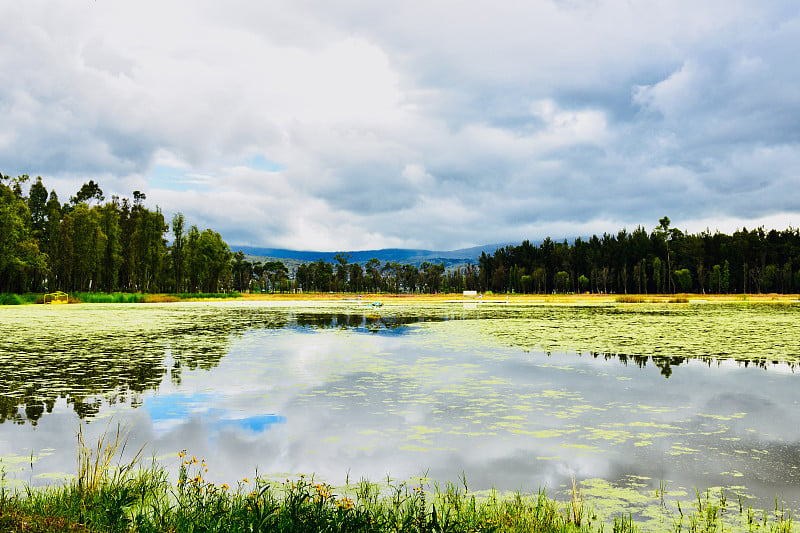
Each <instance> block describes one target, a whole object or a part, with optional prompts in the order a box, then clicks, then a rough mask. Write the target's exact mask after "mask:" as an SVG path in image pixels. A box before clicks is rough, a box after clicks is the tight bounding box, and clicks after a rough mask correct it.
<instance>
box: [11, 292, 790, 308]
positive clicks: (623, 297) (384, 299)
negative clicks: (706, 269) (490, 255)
mask: <svg viewBox="0 0 800 533" xmlns="http://www.w3.org/2000/svg"><path fill="white" fill-rule="evenodd" d="M12 296H16V297H17V298H16V301H13V302H12V303H7V302H4V301H2V300H0V307H2V306H3V305H36V304H42V301H41V300H42V295H38V294H25V295H12ZM82 296H84V295H83V294H79V295H70V301H69V304H75V303H83V304H86V303H88V304H104V303H143V304H153V303H176V302H213V301H224V302H240V301H241V302H276V303H280V302H326V303H331V302H342V303H345V302H347V303H365V304H366V303H370V302H380V303H403V304H416V303H451V304H453V303H455V304H458V303H474V304H479V303H494V304H514V305H611V304H620V305H631V304H680V303H684V304H686V303H688V304H703V303H772V304H792V303H800V294H778V293H767V294H693V293H678V294H588V293H586V294H483V295H481V296H480V297H477V296H463V295H462V294H459V293H451V294H387V293H268V294H260V293H241V294H236V295H235V296H228V295H226V294H224V293H221V294H215V295H213V296H208V295H204V294H198V295H197V297H192V296H191V295H190V294H184V295H180V296H179V295H175V294H164V293H154V294H143V293H92V295H91V297H90V298H89V299H88V300H89V301H84V300H82V299H81V297H82Z"/></svg>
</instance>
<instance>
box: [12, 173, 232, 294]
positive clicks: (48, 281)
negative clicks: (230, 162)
mask: <svg viewBox="0 0 800 533" xmlns="http://www.w3.org/2000/svg"><path fill="white" fill-rule="evenodd" d="M28 179H29V178H28V176H20V177H18V178H16V179H14V180H10V179H9V185H6V184H4V183H2V182H0V291H7V292H15V293H26V292H52V291H55V290H62V291H66V292H76V291H77V292H81V293H88V292H97V291H104V292H106V293H114V292H117V291H123V292H130V293H156V292H166V291H172V292H175V291H178V292H183V291H186V290H189V291H192V290H193V291H205V292H221V291H226V290H230V289H231V288H232V287H231V281H232V280H231V276H230V270H231V269H230V259H231V257H230V250H229V249H228V245H227V244H225V243H224V242H223V241H222V239H221V237H220V236H219V234H217V233H215V232H213V231H211V230H204V231H203V232H202V233H201V232H200V231H198V230H197V228H194V230H195V232H196V238H195V239H194V241H193V242H192V244H194V245H195V246H194V248H192V249H191V250H187V246H186V243H185V235H184V233H183V217H182V215H180V214H178V215H176V217H175V218H174V219H173V224H174V232H175V235H176V237H175V239H174V243H173V249H172V250H170V249H168V247H167V244H166V239H165V238H164V235H165V233H166V232H167V230H168V229H169V227H168V225H167V224H166V222H165V220H164V216H163V215H162V213H161V212H160V211H159V210H158V209H156V210H155V211H151V210H149V209H147V208H145V207H144V205H143V201H144V200H145V198H146V196H145V195H144V194H143V193H141V192H139V191H134V194H133V196H134V201H133V203H132V204H131V202H130V201H129V200H128V199H127V198H125V199H122V201H120V199H119V198H117V197H113V198H112V199H111V201H109V202H106V203H102V202H103V201H104V199H105V197H104V196H103V191H102V190H101V189H100V186H99V185H98V184H97V183H95V182H94V181H91V180H90V181H89V182H88V183H85V184H84V185H83V186H82V187H81V189H80V190H79V191H78V192H77V194H76V195H75V196H72V197H71V198H70V203H69V204H65V205H61V204H60V203H59V201H58V197H57V195H56V194H55V192H51V193H50V194H49V195H48V192H47V189H46V188H45V186H44V184H43V183H42V180H41V178H38V179H37V180H36V181H35V182H34V183H33V184H32V185H31V186H30V193H29V195H28V196H27V197H25V196H24V195H23V192H22V184H24V183H25V182H26V181H28ZM190 237H191V235H190ZM190 240H191V239H190ZM188 252H191V253H188ZM193 254H194V255H193ZM187 267H191V268H192V269H193V270H192V273H193V274H194V275H195V276H194V278H193V279H192V280H188V279H187ZM190 281H191V282H190ZM192 282H193V283H192ZM241 288H242V289H245V288H247V287H241ZM83 300H84V301H88V300H89V298H84V299H83ZM100 300H102V301H109V300H108V298H107V297H105V296H103V297H100Z"/></svg>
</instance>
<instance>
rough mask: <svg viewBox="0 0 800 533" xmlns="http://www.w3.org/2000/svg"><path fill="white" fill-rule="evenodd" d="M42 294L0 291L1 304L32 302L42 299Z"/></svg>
mask: <svg viewBox="0 0 800 533" xmlns="http://www.w3.org/2000/svg"><path fill="white" fill-rule="evenodd" d="M41 297H42V295H41V294H14V293H13V292H3V293H0V305H22V304H32V303H35V302H36V301H37V300H39V299H41Z"/></svg>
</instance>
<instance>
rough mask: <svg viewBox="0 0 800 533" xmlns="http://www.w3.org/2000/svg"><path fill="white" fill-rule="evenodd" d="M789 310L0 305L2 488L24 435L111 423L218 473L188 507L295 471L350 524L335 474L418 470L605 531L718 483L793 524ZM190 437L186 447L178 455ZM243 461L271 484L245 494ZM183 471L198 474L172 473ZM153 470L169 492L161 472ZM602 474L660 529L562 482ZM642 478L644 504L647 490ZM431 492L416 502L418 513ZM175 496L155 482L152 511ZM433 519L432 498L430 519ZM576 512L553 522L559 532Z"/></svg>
mask: <svg viewBox="0 0 800 533" xmlns="http://www.w3.org/2000/svg"><path fill="white" fill-rule="evenodd" d="M798 309H800V308H798V306H797V305H796V304H781V305H772V304H759V305H753V304H749V303H742V304H739V303H729V304H723V305H717V304H704V303H690V304H685V305H684V304H681V305H670V304H666V303H663V304H651V303H642V304H639V303H632V304H625V305H621V304H620V305H616V304H611V305H609V304H603V305H586V306H564V305H556V304H554V305H550V304H547V305H528V306H520V305H513V304H504V303H503V304H499V303H495V304H488V305H486V304H483V303H482V304H480V305H476V306H466V305H462V304H460V303H459V304H442V303H438V304H437V303H431V304H426V305H403V304H395V303H392V302H388V303H387V304H386V305H385V306H384V307H383V308H382V309H381V312H380V314H379V315H375V316H372V311H367V310H365V309H364V308H363V305H359V304H357V303H352V304H346V303H345V304H343V303H314V304H310V303H307V302H293V303H285V304H275V303H264V302H191V303H181V304H177V305H159V304H153V305H139V306H131V305H123V304H120V305H116V304H110V305H108V306H90V305H83V306H82V305H74V306H60V308H59V306H52V308H51V306H17V307H13V308H5V309H3V321H2V322H0V364H2V365H3V368H4V371H5V373H4V376H3V379H2V380H0V420H5V421H7V422H10V423H9V424H7V425H5V426H0V429H1V430H2V433H0V437H2V438H0V464H2V465H11V464H12V463H11V461H16V460H17V459H19V460H20V461H21V462H20V463H13V465H14V466H13V467H10V469H9V470H8V472H9V477H10V478H11V479H10V482H11V483H13V484H15V485H17V486H18V485H19V483H20V480H21V479H24V478H25V476H24V475H23V474H21V473H20V472H18V468H19V465H22V464H26V463H25V460H26V455H28V454H32V453H33V448H34V447H36V448H38V442H41V441H40V440H39V441H37V439H38V435H43V434H45V431H40V430H41V429H42V428H45V429H46V431H47V433H46V434H47V435H48V437H49V436H51V435H57V434H58V435H63V433H65V432H66V433H69V434H71V432H72V430H73V427H74V424H75V423H76V422H77V420H79V419H82V420H85V421H91V420H94V421H97V420H98V419H100V418H102V417H107V416H110V415H113V416H115V417H116V416H121V417H122V418H123V419H124V420H133V419H136V420H137V430H136V431H137V432H139V433H138V434H136V436H135V439H142V441H144V440H150V439H151V437H150V435H153V434H154V435H156V438H157V439H158V441H159V443H160V444H161V445H162V446H164V443H170V444H171V446H172V448H176V447H180V446H183V445H186V446H189V447H192V448H194V447H195V446H199V447H204V450H203V453H204V454H206V456H208V457H217V458H219V460H220V461H224V463H225V472H224V473H220V472H219V470H217V471H212V472H211V473H210V474H207V473H206V472H205V471H204V470H205V469H203V471H197V472H188V471H187V478H186V479H187V483H189V484H187V485H186V487H185V488H186V490H187V491H188V490H189V488H191V487H195V486H202V488H203V491H205V492H203V494H204V495H206V494H208V490H209V489H211V490H212V492H213V493H216V494H222V493H226V494H228V495H229V496H230V495H233V494H236V493H237V491H239V490H240V487H239V485H240V483H241V484H242V485H247V486H248V488H249V489H248V490H250V491H252V488H253V487H255V486H256V483H257V482H258V483H263V484H268V485H269V487H270V489H269V490H270V491H273V492H274V498H275V501H276V502H278V503H279V504H280V502H282V501H283V500H282V498H283V497H284V496H285V490H284V484H285V482H283V481H275V480H276V479H278V480H282V479H285V478H286V477H289V478H292V479H295V484H297V480H296V478H297V473H298V472H303V471H306V472H316V476H320V477H319V478H318V479H320V480H321V479H326V480H331V482H332V483H333V488H332V489H325V491H326V492H327V493H330V494H331V495H333V494H335V495H337V498H338V499H337V501H338V502H339V504H340V506H341V507H343V508H350V506H351V504H352V509H356V510H357V509H359V501H360V500H359V498H358V497H357V494H355V493H354V492H349V491H348V490H344V489H342V486H343V485H342V483H341V477H340V476H341V474H342V472H341V471H342V470H343V469H345V468H351V467H352V468H354V469H357V470H356V471H357V472H358V474H357V475H358V476H365V477H373V476H375V475H378V476H380V475H381V473H382V472H387V471H391V472H393V474H395V475H398V476H400V477H401V478H402V477H404V476H408V475H412V474H411V473H412V472H415V471H418V470H419V469H424V468H426V467H429V466H430V467H432V468H433V476H434V477H435V478H438V479H448V478H450V477H452V476H453V475H454V472H456V473H457V472H461V471H462V470H463V471H466V472H468V474H469V475H470V478H471V479H472V481H473V483H474V484H475V486H476V487H478V488H479V489H486V488H487V487H491V486H497V487H498V490H502V491H507V490H513V489H514V488H517V487H529V486H533V487H536V486H538V485H539V484H540V483H541V484H545V485H546V486H547V487H548V488H550V489H551V490H553V491H556V492H554V493H551V494H550V495H551V496H552V495H556V496H558V498H559V499H560V501H562V503H561V504H560V505H561V506H562V507H560V508H559V509H561V511H564V508H563V506H564V505H565V504H564V503H563V502H564V501H566V502H570V501H572V495H571V494H570V491H571V490H572V489H571V487H570V486H569V475H570V472H571V469H573V468H574V469H575V472H576V475H577V478H578V482H577V492H576V494H578V498H577V500H576V501H578V502H580V501H581V499H580V495H582V496H583V498H584V500H583V501H586V502H591V504H592V508H593V509H595V511H594V512H595V514H597V516H601V517H612V518H609V519H608V520H606V518H603V520H606V522H605V523H606V526H605V529H606V531H610V530H611V528H612V527H613V526H614V521H615V520H616V522H617V527H627V528H632V527H636V528H639V529H643V528H645V525H646V524H647V522H648V521H649V520H650V519H651V518H654V519H657V520H661V521H662V523H671V522H670V520H671V518H669V517H670V516H671V517H673V518H674V517H679V516H680V513H678V512H677V508H676V507H675V506H676V503H675V502H674V501H672V500H670V497H671V496H677V494H678V492H681V491H682V492H683V493H684V494H683V495H681V496H679V498H680V505H681V509H682V511H683V512H684V513H686V510H687V508H692V509H694V507H695V506H694V503H693V501H692V499H691V498H687V497H686V496H685V494H691V493H692V490H693V489H692V487H694V486H697V485H700V486H713V487H715V488H714V489H712V493H711V496H712V500H713V498H719V491H718V488H719V487H722V488H724V491H725V494H726V495H728V496H727V497H728V504H730V503H731V500H732V499H733V498H732V496H731V495H732V494H734V493H735V492H731V491H735V490H737V489H736V487H743V488H742V492H743V493H744V492H746V490H745V489H744V487H748V486H749V487H750V488H751V489H752V490H754V491H759V492H758V493H757V496H758V498H759V499H758V500H751V502H752V505H753V506H755V505H756V502H757V504H758V505H763V504H764V501H765V499H766V500H768V499H769V498H771V497H772V495H773V494H775V493H779V494H781V497H785V498H786V499H787V501H788V502H789V503H788V504H787V505H786V507H787V508H792V509H796V508H798V501H800V499H799V498H798V491H797V490H796V487H797V486H800V485H798V484H797V482H798V481H800V470H799V469H798V465H800V448H798V447H797V446H796V441H797V437H796V432H795V431H794V429H793V428H796V427H800V426H798V425H797V421H798V415H796V414H795V413H796V409H795V406H794V403H793V402H794V399H793V398H795V395H794V391H795V390H796V385H794V381H793V380H794V379H795V376H793V375H792V370H793V368H794V365H795V364H796V362H797V355H798V354H797V353H796V346H797V345H798V342H797V341H798V340H800V339H798V338H797V337H796V336H797V335H798V334H797V333H796V332H797V330H798V328H797V327H796V325H797V324H796V323H797V318H796V317H797V312H798ZM548 351H549V353H548ZM748 365H750V366H753V365H755V366H759V367H763V368H765V369H768V371H766V372H765V371H761V370H756V369H745V368H744V367H745V366H748ZM639 367H641V368H639ZM679 367H680V368H679ZM671 372H674V374H673V375H672V376H671V377H670V379H669V380H665V379H663V377H662V375H668V373H671ZM48 413H52V415H49V414H48ZM774 420H780V421H781V422H780V423H779V424H776V423H774ZM34 424H38V427H37V428H34V427H33V425H34ZM25 425H27V426H30V427H27V428H25V427H23V426H25ZM95 428H97V424H96V422H93V424H92V433H91V434H92V435H94V432H93V431H94V429H95ZM189 428H191V430H192V431H191V434H192V437H191V438H192V439H194V440H189V441H184V440H183V439H182V438H181V436H182V435H185V434H187V429H189ZM37 432H38V434H37ZM17 436H21V437H22V438H20V439H17ZM70 438H71V435H70ZM111 440H112V441H113V440H114V439H113V438H111ZM63 441H64V439H63V438H62V439H60V442H62V443H63ZM142 441H139V440H136V442H142ZM22 442H24V444H21V443H22ZM137 445H138V444H137ZM47 446H49V447H52V446H55V444H54V443H53V442H50V441H48V443H47ZM58 447H59V451H57V452H55V455H54V456H52V457H48V458H47V459H46V460H43V461H41V462H37V473H36V475H34V476H31V480H30V482H31V484H32V485H40V484H44V483H52V482H53V481H52V480H53V479H54V478H53V476H54V475H55V474H54V473H58V472H63V471H64V470H67V471H68V472H67V473H72V472H71V471H69V470H70V469H69V468H65V467H63V466H61V464H59V458H61V459H60V461H61V463H62V464H66V463H68V464H69V465H72V464H73V461H72V460H69V461H64V459H63V456H64V450H68V453H69V452H71V446H67V447H64V446H63V445H62V444H59V445H58ZM212 449H213V451H212ZM245 449H246V450H247V453H242V450H245ZM155 452H156V453H163V452H162V451H157V450H155ZM212 453H213V455H212ZM36 454H37V456H38V455H39V454H40V451H39V450H36ZM95 457H96V456H95ZM4 459H9V460H8V461H4ZM184 460H186V458H184ZM95 462H96V461H95V460H94V459H93V461H92V464H95ZM253 464H259V466H260V467H261V468H263V469H264V472H266V473H268V474H269V475H270V476H271V477H269V478H267V477H264V476H263V475H260V476H252V475H247V481H244V479H243V475H244V474H245V473H246V472H248V473H249V472H250V471H251V470H250V469H251V468H252V465H253ZM201 465H202V460H201V459H199V457H198V463H197V464H195V463H194V462H193V463H192V465H187V469H189V470H191V469H194V468H200V466H201ZM212 466H213V465H212ZM165 469H166V471H168V472H169V476H174V475H175V471H176V470H177V469H178V467H177V465H175V466H174V467H173V466H171V465H166V467H165ZM620 472H621V473H624V474H628V473H636V474H639V475H643V476H650V477H651V478H652V479H658V478H659V477H663V478H664V479H669V480H670V481H669V487H670V490H668V491H666V493H667V497H665V505H666V509H667V510H669V512H671V513H672V514H671V515H667V514H665V513H666V510H664V508H660V507H659V506H658V505H655V506H654V504H653V502H651V501H649V500H647V499H645V502H646V503H643V504H642V506H638V505H639V504H637V503H636V501H637V500H634V499H633V496H632V495H631V497H630V498H628V499H627V500H625V501H626V502H627V503H626V504H625V505H622V504H620V505H619V506H617V507H616V508H615V509H613V510H611V509H609V508H608V507H607V506H606V503H604V502H605V501H606V500H607V499H608V497H609V495H611V494H614V493H615V492H614V491H615V490H616V489H614V491H612V490H611V489H607V490H605V492H594V493H592V492H591V485H587V484H586V483H585V482H583V481H580V480H585V479H586V478H590V479H591V478H594V477H598V476H599V477H604V476H608V477H609V478H610V479H611V480H613V481H614V483H618V482H619V478H618V476H616V474H618V473H620ZM75 474H76V476H77V471H76V472H75ZM189 474H191V475H189ZM44 475H47V476H49V477H47V478H44V477H41V476H44ZM65 475H66V474H65ZM198 475H200V476H201V478H200V479H198V480H196V481H194V482H191V479H195V478H196V477H197V476H198ZM227 476H230V477H227ZM237 478H238V480H237ZM765 479H766V480H768V481H767V482H765V481H764V480H765ZM257 480H260V481H257ZM201 481H202V483H200V482H201ZM209 483H213V486H211V487H209ZM648 483H649V484H650V486H649V488H647V489H646V490H649V491H651V492H652V491H653V490H654V487H653V484H654V483H656V482H655V481H652V480H651V481H649V482H648ZM198 484H200V485H198ZM315 484H316V483H315ZM301 485H302V484H301ZM384 485H385V484H384ZM634 485H635V483H631V486H632V487H634ZM344 486H345V489H347V483H345V485H344ZM259 487H261V488H263V486H262V485H259ZM407 488H408V490H409V491H411V492H409V495H411V496H413V494H414V492H413V487H412V486H410V485H409V486H408V487H407ZM629 488H630V487H629ZM634 488H637V487H634ZM562 489H563V490H565V491H566V492H564V493H562V492H559V491H561V490H562ZM638 489H641V490H645V489H644V488H641V487H638ZM37 490H38V489H37ZM164 490H166V489H164ZM192 490H194V488H192ZM241 490H242V491H244V487H242V488H241ZM259 490H260V488H259ZM304 490H305V489H304ZM387 490H388V487H386V486H382V488H381V489H380V493H381V495H382V496H385V493H386V491H387ZM403 490H404V491H405V489H403ZM620 490H621V489H620ZM641 490H639V491H638V492H641ZM308 491H309V494H310V496H308V497H306V499H308V498H311V499H312V500H313V499H314V498H315V497H316V496H320V494H318V493H317V489H316V488H314V487H313V485H312V487H311V488H308ZM435 492H436V489H435V487H434V488H433V489H431V488H430V487H429V488H428V489H426V496H425V498H426V499H425V501H426V504H428V505H431V510H432V505H433V502H434V501H436V500H435V497H434V495H435ZM177 493H178V487H177V485H176V484H175V482H174V480H173V481H172V482H171V484H169V490H166V492H165V493H164V494H168V495H170V497H174V496H175V494H177ZM187 494H190V492H187ZM192 494H194V493H192ZM248 494H249V492H248ZM404 494H405V493H404ZM478 494H480V497H479V496H478ZM631 494H632V493H631ZM702 494H703V493H702V492H701V495H702ZM469 495H470V496H475V497H476V500H477V501H478V502H480V501H482V499H481V498H483V499H486V498H488V497H489V493H486V492H481V493H475V492H470V493H469ZM512 495H513V493H512ZM537 495H538V493H535V494H528V495H527V496H526V497H529V498H533V497H534V496H537ZM322 496H325V495H324V494H322ZM507 496H509V493H507V492H503V493H502V496H501V494H500V493H498V496H497V497H498V500H499V499H503V498H506V497H507ZM409 497H410V496H409ZM325 498H327V496H325V497H324V498H323V499H325ZM342 498H349V500H343V499H342ZM611 499H612V500H613V497H612V498H611ZM348 502H350V503H348ZM262 503H263V502H262ZM712 503H713V502H712ZM136 505H138V504H136ZM148 505H152V502H151V503H150V504H148ZM165 505H167V504H165ZM169 505H170V506H173V507H174V506H175V505H176V504H175V502H174V501H173V502H172V503H169ZM204 505H205V504H204ZM462 505H465V504H464V503H463V502H462ZM498 505H499V504H498ZM526 505H528V507H532V506H534V505H535V503H531V502H528V503H527V504H526ZM709 505H710V504H709ZM714 505H717V506H718V504H717V503H714ZM637 506H638V507H637ZM744 507H745V510H743V511H742V512H743V513H745V514H746V512H747V511H746V507H747V504H746V503H745V505H744ZM127 508H131V509H132V508H135V505H133V506H132V507H131V506H129V507H127ZM445 509H446V506H443V504H440V503H436V519H437V521H438V523H439V524H441V523H442V520H443V519H444V517H443V515H441V514H440V513H441V512H442V511H444V510H445ZM575 509H576V508H575V507H574V506H573V507H572V508H570V510H569V511H568V512H567V511H564V512H566V513H567V514H570V515H571V516H572V519H571V521H572V522H571V523H574V522H575V519H576V517H575V515H574V514H573V512H574V511H575ZM659 509H661V511H659ZM656 511H658V513H657V512H656ZM587 512H588V511H587ZM164 513H167V511H166V510H165V511H164ZM452 513H453V511H451V516H453V514H452ZM659 513H660V514H659ZM754 513H755V511H754ZM712 514H713V513H712ZM733 514H734V513H732V512H731V511H726V512H724V513H722V514H721V516H722V517H723V518H726V519H727V518H728V517H730V516H733ZM131 516H132V515H131ZM428 516H429V521H430V520H431V518H430V517H431V511H428ZM581 516H582V518H581V519H582V520H585V518H586V516H591V515H587V514H583V515H581ZM759 517H760V515H759ZM698 520H699V518H698ZM592 522H593V523H594V521H592ZM758 523H759V524H761V523H762V522H758ZM583 524H584V525H585V524H586V522H583ZM699 524H701V522H698V526H697V527H698V528H699V527H700V525H699ZM662 526H663V524H662ZM482 527H483V526H482ZM582 527H583V526H582ZM592 527H594V526H592ZM648 527H649V526H648ZM670 527H671V526H670ZM682 527H683V531H686V530H688V529H690V528H691V524H690V523H689V522H688V521H684V522H683V526H682ZM484 529H490V527H489V526H486V527H484ZM663 529H664V527H662V528H661V529H660V530H663ZM726 529H728V527H727V526H726ZM655 530H659V529H655Z"/></svg>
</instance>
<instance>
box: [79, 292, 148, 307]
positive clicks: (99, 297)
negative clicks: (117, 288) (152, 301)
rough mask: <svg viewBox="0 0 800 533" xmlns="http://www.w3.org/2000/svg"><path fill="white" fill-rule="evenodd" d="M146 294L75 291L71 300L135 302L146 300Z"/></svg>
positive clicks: (88, 302) (85, 301)
mask: <svg viewBox="0 0 800 533" xmlns="http://www.w3.org/2000/svg"><path fill="white" fill-rule="evenodd" d="M144 296H145V295H144V294H141V293H130V292H115V293H110V294H109V293H104V292H74V293H72V294H70V301H72V300H77V301H80V302H82V303H87V304H133V303H139V302H142V301H143V300H144Z"/></svg>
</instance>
